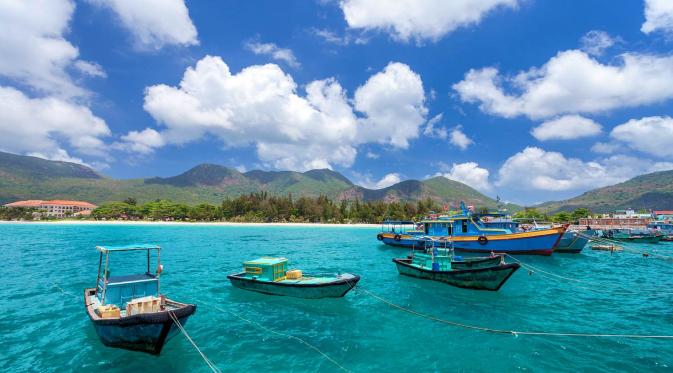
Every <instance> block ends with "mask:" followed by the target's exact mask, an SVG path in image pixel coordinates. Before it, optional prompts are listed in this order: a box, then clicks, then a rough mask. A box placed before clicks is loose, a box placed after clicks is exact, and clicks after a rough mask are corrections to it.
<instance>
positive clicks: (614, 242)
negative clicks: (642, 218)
mask: <svg viewBox="0 0 673 373" xmlns="http://www.w3.org/2000/svg"><path fill="white" fill-rule="evenodd" d="M577 234H578V235H579V236H581V237H584V238H587V239H589V240H591V241H594V242H598V243H600V244H609V245H612V246H619V247H621V248H622V249H623V250H624V251H628V252H631V253H635V254H641V255H644V256H652V257H655V258H661V259H665V260H673V256H668V255H661V254H657V250H656V249H653V250H651V251H642V250H636V249H633V248H631V247H630V245H633V244H636V243H637V242H629V241H619V240H615V239H611V238H607V237H599V236H590V235H587V234H584V233H581V232H577Z"/></svg>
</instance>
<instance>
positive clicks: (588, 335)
mask: <svg viewBox="0 0 673 373" xmlns="http://www.w3.org/2000/svg"><path fill="white" fill-rule="evenodd" d="M357 291H360V292H364V293H366V294H368V295H369V296H371V297H373V298H375V299H377V300H379V301H381V302H383V303H385V304H387V305H388V306H390V307H393V308H396V309H398V310H400V311H404V312H407V313H409V314H412V315H415V316H418V317H422V318H424V319H427V320H431V321H435V322H438V323H441V324H446V325H451V326H456V327H460V328H464V329H471V330H478V331H483V332H487V333H494V334H509V335H513V336H519V335H537V336H549V337H585V338H591V337H593V338H631V339H673V335H648V334H605V333H566V332H539V331H518V330H507V329H497V328H489V327H484V326H479V325H470V324H464V323H459V322H455V321H450V320H445V319H441V318H439V317H436V316H432V315H428V314H425V313H422V312H418V311H414V310H412V309H410V308H407V307H404V306H401V305H399V304H396V303H393V302H391V301H389V300H387V299H385V298H383V297H380V296H378V295H376V294H374V293H372V292H371V291H369V290H367V289H363V288H361V287H360V288H357Z"/></svg>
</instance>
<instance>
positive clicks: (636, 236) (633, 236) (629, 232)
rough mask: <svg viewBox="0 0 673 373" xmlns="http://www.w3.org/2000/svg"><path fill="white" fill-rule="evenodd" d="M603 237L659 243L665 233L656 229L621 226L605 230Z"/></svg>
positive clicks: (634, 241)
mask: <svg viewBox="0 0 673 373" xmlns="http://www.w3.org/2000/svg"><path fill="white" fill-rule="evenodd" d="M603 238H607V239H611V240H617V241H624V242H633V243H658V242H659V241H661V239H662V238H663V235H662V234H660V233H658V232H656V231H651V232H650V231H640V230H635V229H629V228H620V229H610V230H607V231H605V232H603Z"/></svg>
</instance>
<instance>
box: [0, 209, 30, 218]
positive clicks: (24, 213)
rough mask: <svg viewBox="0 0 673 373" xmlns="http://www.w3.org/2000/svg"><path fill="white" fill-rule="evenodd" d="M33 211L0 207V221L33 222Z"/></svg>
mask: <svg viewBox="0 0 673 373" xmlns="http://www.w3.org/2000/svg"><path fill="white" fill-rule="evenodd" d="M35 211H36V210H35V209H29V208H24V207H18V208H8V207H4V206H0V220H33V213H34V212H35Z"/></svg>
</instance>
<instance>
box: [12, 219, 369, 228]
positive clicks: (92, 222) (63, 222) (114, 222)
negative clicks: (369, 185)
mask: <svg viewBox="0 0 673 373" xmlns="http://www.w3.org/2000/svg"><path fill="white" fill-rule="evenodd" d="M0 224H44V225H176V226H177V225H186V226H234V227H236V226H238V227H244V226H266V227H269V226H276V227H318V228H320V227H322V228H335V227H343V228H380V227H381V225H380V224H331V223H325V224H322V223H235V222H185V221H148V220H139V221H129V220H105V221H103V220H67V219H66V220H51V221H46V220H41V221H7V220H4V221H2V220H0Z"/></svg>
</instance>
